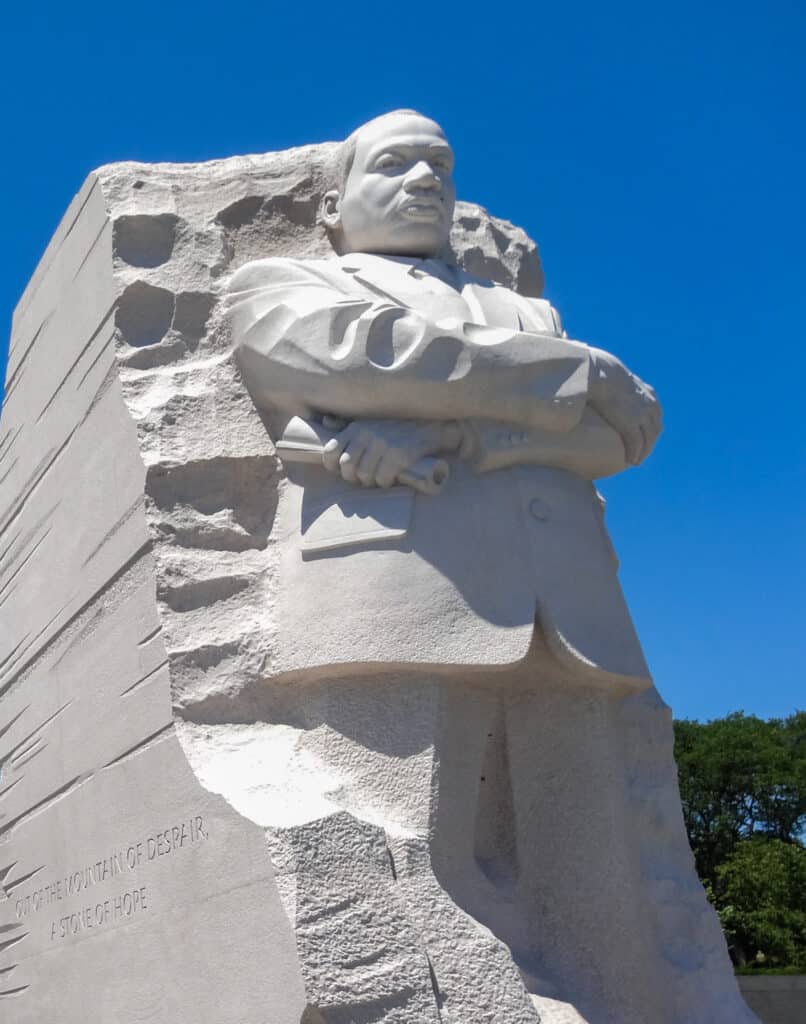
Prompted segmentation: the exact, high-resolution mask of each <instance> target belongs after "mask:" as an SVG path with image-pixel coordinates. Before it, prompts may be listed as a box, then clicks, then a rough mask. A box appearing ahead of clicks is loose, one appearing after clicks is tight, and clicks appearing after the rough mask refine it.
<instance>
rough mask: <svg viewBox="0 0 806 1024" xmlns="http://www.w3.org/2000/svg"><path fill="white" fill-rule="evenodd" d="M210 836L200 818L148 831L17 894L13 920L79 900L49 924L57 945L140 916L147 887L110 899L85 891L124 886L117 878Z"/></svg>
mask: <svg viewBox="0 0 806 1024" xmlns="http://www.w3.org/2000/svg"><path fill="white" fill-rule="evenodd" d="M208 835H209V833H208V831H207V828H206V827H205V823H204V819H203V818H202V816H201V815H199V814H197V815H196V816H195V817H192V818H188V819H186V820H185V821H181V822H179V823H178V824H175V825H170V826H169V827H168V828H164V829H160V830H159V831H157V832H152V833H150V834H149V835H146V836H144V837H143V838H142V839H138V840H135V841H134V842H132V843H128V844H127V845H125V846H122V847H121V848H120V849H117V850H112V851H110V852H109V854H108V856H104V857H100V858H99V859H98V860H96V861H94V862H93V863H92V864H85V865H81V866H79V867H76V868H74V869H73V870H70V871H68V872H66V873H65V874H60V875H59V877H58V878H56V879H54V880H53V881H51V882H48V883H47V884H46V885H42V886H39V887H38V888H36V889H32V890H31V891H30V892H28V893H25V894H23V895H21V896H20V897H19V898H18V899H17V900H16V902H15V913H16V916H17V919H18V920H22V919H23V918H27V917H30V916H31V915H34V914H38V913H39V912H40V911H41V910H43V909H46V908H51V909H55V905H57V904H59V903H61V902H62V901H63V900H67V899H71V898H74V897H79V896H80V897H81V898H82V905H81V906H80V907H79V908H78V909H77V910H75V911H72V912H71V913H68V914H65V915H63V916H61V917H56V918H54V919H53V920H51V922H50V938H51V941H56V940H59V939H66V938H68V937H69V936H71V935H79V934H80V933H82V932H89V931H92V930H95V929H97V928H102V927H104V926H105V925H108V924H112V923H114V922H116V921H122V920H125V919H127V918H131V917H134V916H135V915H139V914H142V913H143V912H144V911H146V910H148V909H149V907H150V903H149V897H148V888H147V886H145V885H137V886H135V887H130V886H122V887H119V888H118V891H117V892H115V893H113V894H110V895H107V894H106V893H98V894H97V895H96V894H95V893H92V895H90V893H89V892H88V890H90V889H94V888H95V887H96V886H100V885H104V883H106V882H108V881H110V880H111V879H116V878H120V880H121V881H123V878H122V877H121V876H124V875H126V874H127V873H129V872H131V871H135V870H137V869H138V868H140V867H142V866H144V865H147V864H149V863H152V862H154V861H156V860H158V859H159V858H161V857H167V856H169V855H171V854H174V853H178V852H180V851H181V850H184V849H185V848H188V847H191V846H195V845H197V844H198V843H201V842H204V840H205V839H207V838H208Z"/></svg>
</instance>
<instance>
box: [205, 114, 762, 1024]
mask: <svg viewBox="0 0 806 1024" xmlns="http://www.w3.org/2000/svg"><path fill="white" fill-rule="evenodd" d="M453 161H454V156H453V152H452V150H451V147H450V146H449V144H448V142H447V140H446V138H445V134H444V132H443V131H442V129H441V128H440V127H439V125H437V124H435V123H434V122H433V121H431V120H429V119H428V118H425V117H423V116H421V115H420V114H417V113H415V112H413V111H396V112H394V113H391V114H388V115H385V116H383V117H379V118H376V119H375V120H373V121H370V122H369V123H368V124H365V125H363V126H362V127H361V128H359V129H358V130H357V131H356V132H355V133H354V134H353V135H352V136H351V137H350V138H349V139H348V140H347V141H346V142H345V143H344V144H343V146H342V147H341V149H340V151H339V153H338V155H337V160H336V172H335V174H336V178H337V181H336V184H335V187H333V188H331V189H329V190H328V191H327V192H326V193H325V195H324V198H323V201H322V207H321V221H322V223H323V224H324V226H325V228H326V229H327V232H328V234H329V236H330V238H331V242H332V244H333V247H334V250H335V254H334V255H333V256H332V257H331V258H329V259H292V258H272V259H258V260H255V261H253V262H250V263H248V264H246V265H245V266H242V267H241V268H240V269H239V270H238V271H236V273H235V274H234V275H233V276H232V278H231V280H230V282H229V287H228V300H227V301H228V309H229V317H230V321H231V325H232V331H233V338H234V341H235V344H236V351H237V357H238V361H239V365H240V368H241V373H242V376H243V380H244V382H245V384H246V386H247V388H248V390H249V392H250V394H251V396H252V398H253V400H254V402H255V404H256V405H257V407H258V408H259V409H260V410H261V411H262V413H263V414H264V416H265V417H266V422H267V425H268V428H269V430H270V433H271V435H272V437H273V438H274V440H275V443H276V447H277V451H278V454H280V455H281V457H282V459H283V461H284V464H285V470H286V474H287V479H286V482H285V487H284V490H283V491H282V493H281V497H280V505H279V508H278V528H277V532H276V536H277V546H278V554H277V558H276V571H275V573H274V574H273V579H272V586H273V587H274V588H275V591H274V592H275V596H276V603H275V605H274V615H275V621H274V622H273V624H272V625H273V628H275V629H276V630H277V635H278V636H279V637H281V638H282V639H281V641H280V642H278V644H277V648H276V651H275V656H274V659H273V662H272V664H271V666H270V669H269V672H268V676H269V677H270V678H272V679H274V680H275V685H276V686H277V690H276V693H278V694H280V693H281V694H282V697H281V698H280V697H276V698H275V721H276V722H277V723H278V724H277V725H276V728H275V732H276V733H277V736H276V738H275V742H276V741H277V740H278V739H279V733H280V732H281V730H283V729H284V728H286V727H287V724H288V723H292V724H293V725H294V726H296V727H298V726H299V723H300V722H304V723H306V724H305V726H304V727H303V728H302V729H300V730H299V731H298V732H296V733H295V740H294V744H293V754H292V753H289V757H288V762H287V763H288V764H290V765H291V766H292V767H290V768H289V769H288V773H287V775H284V783H285V784H286V785H287V786H288V787H289V794H290V795H289V797H288V805H293V810H292V811H289V810H288V806H285V807H284V810H282V811H281V810H280V809H279V808H278V809H277V811H276V813H275V820H276V821H277V822H278V824H279V825H280V826H281V827H278V828H277V829H275V830H270V832H269V835H270V836H271V837H272V838H271V839H270V845H271V847H272V850H273V860H274V863H275V865H276V866H279V868H280V878H281V879H282V878H283V877H284V876H285V874H286V873H287V875H288V879H287V880H286V882H285V883H284V884H285V889H283V883H282V882H281V891H284V892H285V899H286V901H287V904H286V905H287V907H288V908H289V913H290V914H291V915H292V916H293V915H295V914H296V920H297V936H298V948H300V949H301V950H303V951H304V952H303V955H302V959H303V963H304V964H307V970H308V978H309V982H310V992H311V993H312V995H311V998H312V1006H315V1007H316V1014H318V1015H316V1016H311V1018H310V1020H311V1021H313V1020H316V1021H327V1022H330V1021H342V1020H344V1021H346V1020H348V1019H349V1020H350V1021H355V1022H358V1021H361V1022H363V1021H367V1022H368V1021H370V1020H372V1021H375V1020H379V1021H380V1020H383V1021H387V1020H388V1021H392V1020H395V1021H398V1020H400V1021H404V1020H405V1021H409V1020H411V1021H412V1022H413V1021H415V1020H416V1021H425V1020H429V1021H430V1020H433V1021H437V1020H445V1019H447V1020H451V1021H457V1022H459V1021H461V1022H470V1021H474V1022H475V1021H491V1022H492V1021H501V1022H503V1021H507V1022H508V1024H509V1022H515V1021H517V1022H521V1021H522V1022H526V1021H538V1020H544V1021H547V1022H548V1021H557V1022H559V1021H583V1020H585V1021H590V1022H591V1024H594V1022H595V1024H604V1022H605V1021H607V1022H612V1024H616V1022H618V1024H633V1022H634V1024H639V1022H640V1024H648V1022H650V1021H651V1022H658V1024H660V1022H662V1021H663V1022H669V1024H672V1022H683V1021H686V1022H687V1024H693V1022H694V1021H695V1020H697V1021H699V1020H701V1021H703V1022H705V1021H706V1020H707V1021H709V1022H713V1021H715V1020H716V1019H717V1017H718V1013H717V1012H716V1011H715V1009H714V1006H713V1004H712V1002H711V1001H710V1000H709V1001H707V1002H708V1008H707V1009H706V1008H705V1003H703V1002H702V1000H701V998H700V995H698V994H696V992H695V990H697V988H698V986H697V985H694V986H693V988H692V991H691V992H690V993H689V994H687V995H686V994H681V993H678V995H677V996H676V997H674V998H672V999H670V995H669V993H670V987H673V986H674V985H676V984H677V985H679V972H676V968H675V967H673V966H672V962H673V961H674V958H675V957H676V956H678V955H683V954H682V953H678V952H676V950H677V945H676V944H677V943H678V942H679V935H678V936H676V937H675V936H674V932H675V930H676V929H677V928H678V926H679V923H680V917H679V914H680V913H681V911H680V908H677V909H675V908H674V907H673V906H671V905H670V902H671V903H673V902H674V900H675V899H677V898H679V895H680V893H679V891H678V890H675V893H676V894H675V896H671V897H670V893H671V889H673V888H674V886H673V884H672V882H671V878H672V877H675V878H676V879H678V880H679V879H681V878H682V879H683V880H684V881H683V888H685V889H687V890H690V889H693V888H694V887H697V885H698V883H697V881H696V878H695V877H694V875H693V870H692V867H691V862H690V854H689V852H688V849H687V846H686V839H685V834H684V832H683V829H682V823H681V821H680V816H679V810H678V804H677V796H676V789H675V783H674V769H673V765H672V764H671V759H670V757H669V753H668V751H667V752H666V753H665V754H664V757H665V759H666V761H665V763H664V765H663V769H662V771H661V774H660V776H659V777H658V776H657V774H656V776H655V777H654V778H653V781H650V778H649V775H647V776H645V777H644V778H643V779H642V781H641V782H638V781H637V780H638V778H639V777H640V776H641V772H642V767H641V762H642V760H644V761H645V760H647V751H646V747H647V744H648V743H649V744H651V743H652V742H654V741H655V740H656V739H657V737H652V736H651V735H647V734H646V733H647V732H648V733H650V734H651V732H652V730H651V729H649V730H647V729H646V727H647V723H648V721H649V720H650V719H652V717H653V716H655V717H657V715H658V714H660V716H661V717H662V718H663V723H662V725H661V724H658V725H657V726H656V727H657V728H668V722H667V721H666V711H665V708H663V707H662V705H661V703H660V701H659V699H658V698H657V695H656V693H655V691H654V690H653V689H652V688H651V681H650V677H649V673H648V670H647V667H646V664H645V661H644V658H643V655H642V652H641V649H640V646H639V643H638V640H637V638H636V636H635V632H634V629H633V626H632V623H631V620H630V617H629V613H628V611H627V608H626V605H625V602H624V599H623V596H622V593H621V589H620V586H619V583H618V579H617V575H616V570H617V560H616V557H615V554H614V552H613V549H612V546H611V544H610V541H609V538H608V535H607V531H606V528H605V525H604V518H603V504H604V503H603V500H602V499H601V497H600V496H599V495H598V493H597V492H596V490H595V487H594V486H593V483H592V482H591V481H592V480H594V479H595V478H597V477H602V476H607V475H611V474H614V473H617V472H620V471H622V470H624V469H626V468H627V467H629V466H630V465H637V464H639V463H640V462H641V461H642V460H643V459H645V458H646V457H647V455H649V453H650V452H651V450H652V448H653V445H654V444H655V441H656V439H657V436H658V434H659V431H660V423H661V413H660V406H659V404H658V402H657V400H656V398H655V395H654V392H653V391H652V389H651V388H650V387H649V386H648V385H646V384H644V383H643V382H642V381H641V380H640V379H639V378H638V377H636V376H635V375H634V374H632V373H631V372H630V371H629V370H627V369H626V368H625V367H624V365H623V364H622V363H621V362H620V361H619V360H618V359H617V358H616V357H615V356H612V355H610V354H608V353H606V352H603V351H601V350H598V349H595V348H591V347H589V346H588V345H585V344H583V343H580V342H577V341H572V340H569V339H568V338H567V335H566V334H565V333H564V332H563V330H562V327H561V324H560V319H559V317H558V315H557V312H556V311H555V310H554V309H553V308H552V307H551V306H550V305H549V303H548V302H546V301H544V300H542V299H539V298H528V297H525V296H522V295H519V294H517V293H516V292H514V291H512V290H510V289H508V288H506V287H503V286H501V285H496V284H493V283H492V282H491V281H488V280H483V279H480V278H478V277H475V276H473V275H471V274H469V273H467V272H466V271H464V270H461V269H460V268H458V267H457V266H455V265H452V263H451V262H448V261H447V260H446V259H444V258H443V254H444V253H445V251H446V247H447V243H448V235H449V230H450V226H451V221H452V215H453V207H454V186H453V181H452V170H453ZM280 706H282V711H281V712H280V713H279V714H277V712H276V708H277V707H280ZM268 717H271V715H269V716H268ZM283 723H285V724H283ZM314 724H315V727H314ZM641 731H645V734H644V735H642V736H637V735H636V734H637V733H639V732H641ZM645 769H646V765H644V770H645ZM650 775H651V773H650ZM642 785H645V786H647V787H648V789H647V791H646V792H644V793H639V792H638V790H639V789H640V787H641V786H642ZM653 786H654V787H655V788H654V789H653V788H652V787H653ZM219 788H220V791H222V792H225V793H226V792H227V786H226V785H223V786H220V787H219ZM650 792H651V795H650ZM653 800H657V801H658V802H659V803H658V806H656V807H654V808H652V809H650V808H649V807H647V806H646V805H647V803H648V802H651V801H653ZM236 805H237V803H236ZM661 808H663V809H661ZM384 848H385V849H387V850H388V856H389V858H390V862H391V870H392V875H393V877H394V879H395V882H396V891H395V895H394V900H392V901H391V902H390V894H389V892H388V890H386V889H385V887H384V888H383V890H382V891H383V895H382V897H381V898H380V903H379V895H378V893H379V890H378V884H379V883H378V881H377V875H378V857H379V856H381V858H382V852H379V851H383V849H384ZM334 864H340V865H348V866H349V867H348V869H347V870H345V871H344V872H342V871H339V870H337V871H334V870H333V865H334ZM672 864H673V865H674V866H673V867H672ZM662 865H663V866H662ZM658 872H659V873H660V874H659V875H657V873H658ZM667 876H668V877H667ZM661 877H663V881H661ZM367 878H370V879H372V881H371V883H370V884H369V885H368V884H367V882H366V879H367ZM663 885H666V887H667V890H668V891H667V892H664V891H662V889H663ZM303 894H304V895H303ZM687 898H688V897H687ZM694 899H695V902H696V901H697V900H698V901H699V904H702V902H703V899H704V898H703V897H702V895H701V893H700V894H699V895H697V896H696V897H694ZM384 908H388V909H384ZM697 913H698V914H700V915H703V914H704V915H705V916H706V918H708V914H709V912H708V911H707V910H706V909H705V908H704V906H698V909H697ZM379 915H381V917H384V916H385V918H386V919H385V920H380V919H379ZM371 920H372V921H374V922H375V923H374V924H373V925H372V926H370V925H369V924H368V922H369V921H371ZM708 922H709V927H710V928H711V932H714V926H715V922H713V921H712V920H711V919H710V918H708ZM375 927H377V928H379V929H380V931H381V933H382V936H383V937H382V938H380V937H379V935H377V934H375V933H374V931H373V928H375ZM412 927H413V928H414V930H415V934H416V935H417V936H418V939H417V940H415V944H417V943H419V945H420V948H421V949H422V950H423V951H424V953H425V956H426V958H427V963H428V971H429V974H430V976H431V980H432V984H433V989H434V998H435V1002H434V1003H433V1005H431V1006H430V1007H429V1006H427V1005H424V1004H423V1003H422V1002H421V1001H419V1000H421V991H422V989H421V985H420V984H419V982H418V981H417V978H418V976H419V977H421V974H422V970H423V964H422V961H420V962H419V964H418V963H417V961H416V960H415V961H414V962H412V960H411V958H410V953H411V949H412V947H411V942H412V937H411V933H410V931H409V929H410V928H412ZM712 939H713V936H712ZM715 941H717V942H719V941H720V940H719V939H718V938H717V939H716V940H715ZM379 946H380V950H379ZM673 947H674V949H673ZM376 957H378V960H377V963H378V964H379V965H380V964H381V963H383V964H384V968H383V970H382V971H381V972H380V974H378V975H376V974H375V973H373V971H371V970H368V969H367V968H366V964H368V963H370V962H372V963H375V962H376V961H375V958H376ZM376 986H377V987H376ZM359 990H360V991H361V992H362V993H363V995H361V996H357V995H356V992H357V991H359ZM345 992H352V993H353V997H352V1001H351V1004H350V1011H349V1014H348V1015H345V1014H346V1013H347V1011H346V1010H345V1009H344V1006H343V1005H342V1002H341V1001H342V1000H344V998H345V997H344V993H345ZM675 998H676V999H677V1002H675V1001H674V1000H675ZM698 1001H699V1002H701V1003H702V1005H701V1006H700V1007H699V1009H695V1008H694V1005H695V1004H696V1003H697V1002H698ZM381 1005H382V1006H383V1007H384V1009H383V1010H382V1011H381V1010H379V1006H381ZM731 1005H732V1006H733V1010H731V1011H730V1012H729V1013H727V1015H725V1016H723V1017H721V1018H720V1019H723V1020H724V1021H725V1024H727V1021H728V1020H729V1019H730V1020H731V1021H733V1020H737V1019H739V1018H738V1017H736V1016H731V1013H734V1012H735V1011H736V1006H737V1004H736V1002H735V1001H734V1003H732V1004H731ZM742 1012H744V1011H743V1010H740V1011H739V1013H742ZM312 1013H313V1011H312Z"/></svg>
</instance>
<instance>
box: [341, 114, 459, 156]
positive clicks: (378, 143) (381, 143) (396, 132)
mask: <svg viewBox="0 0 806 1024" xmlns="http://www.w3.org/2000/svg"><path fill="white" fill-rule="evenodd" d="M356 141H357V151H358V152H360V153H362V154H366V153H370V152H372V151H374V150H376V149H378V148H383V147H386V146H411V147H412V148H424V149H427V148H431V147H439V148H440V149H442V148H448V149H449V148H450V144H449V143H448V140H447V138H446V137H445V132H444V131H443V130H442V128H440V126H439V125H438V124H437V123H436V122H435V121H429V120H428V119H427V118H421V117H399V118H394V119H392V118H390V119H389V121H388V122H380V123H378V124H373V125H367V127H366V128H363V129H361V130H360V131H359V134H358V138H357V140H356Z"/></svg>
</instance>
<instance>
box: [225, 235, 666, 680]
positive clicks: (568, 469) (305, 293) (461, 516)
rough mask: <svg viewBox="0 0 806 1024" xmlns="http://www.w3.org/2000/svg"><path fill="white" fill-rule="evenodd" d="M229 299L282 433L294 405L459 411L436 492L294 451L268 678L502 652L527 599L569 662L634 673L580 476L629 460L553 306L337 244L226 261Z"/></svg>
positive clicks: (642, 669)
mask: <svg viewBox="0 0 806 1024" xmlns="http://www.w3.org/2000/svg"><path fill="white" fill-rule="evenodd" d="M228 303H229V316H230V320H231V324H232V329H233V337H234V340H235V342H236V348H237V352H238V359H239V363H240V366H241V370H242V374H243V377H244V381H245V383H246V385H247V387H248V389H249V391H250V393H251V395H252V397H253V399H254V401H255V403H256V404H257V405H258V407H259V408H260V409H261V410H263V411H264V412H265V413H267V414H268V415H269V420H270V424H271V430H272V434H273V436H274V438H275V440H276V439H277V438H278V437H280V436H281V435H282V431H283V429H284V427H285V424H286V422H287V421H288V419H289V418H290V417H291V416H303V417H307V418H316V417H321V415H322V414H326V413H329V414H333V415H338V416H342V417H344V418H347V419H350V420H352V419H359V418H370V417H372V418H402V419H422V420H425V419H441V420H446V419H455V420H460V421H462V423H463V424H465V425H466V426H467V427H468V429H469V431H470V434H471V436H472V437H473V439H474V443H473V445H472V453H471V454H470V455H469V456H467V457H465V458H458V457H457V458H455V459H453V460H452V463H451V475H450V478H449V480H448V482H447V484H446V485H445V487H444V489H443V491H442V492H441V493H440V494H437V495H423V494H419V493H416V492H415V491H413V490H411V489H410V488H407V487H402V486H397V487H393V488H390V489H367V488H363V487H360V486H357V485H353V484H350V483H347V482H345V481H344V480H342V479H341V478H340V477H338V476H336V475H334V474H331V473H329V472H328V471H326V470H325V469H324V468H323V467H321V466H317V465H310V464H308V465H301V464H293V463H289V464H287V466H286V470H287V480H286V481H285V486H284V487H283V489H282V493H281V499H280V503H279V508H278V519H277V522H276V524H275V528H274V537H275V538H276V541H277V543H276V548H275V550H276V557H277V566H276V579H275V582H274V584H273V586H275V587H276V590H277V593H276V604H275V618H276V619H277V621H276V623H275V628H276V631H277V636H278V650H277V659H276V663H275V664H274V666H273V667H272V670H273V673H274V674H283V673H286V672H294V671H298V670H299V671H301V670H305V671H306V672H313V671H317V670H323V671H328V672H329V673H331V674H332V673H333V671H334V668H337V667H338V666H345V669H346V670H349V671H351V672H354V671H355V670H356V669H357V667H358V666H359V665H364V666H373V665H374V666H377V665H378V664H386V665H391V664H394V665H398V666H409V667H410V666H412V665H428V664H430V665H433V666H435V667H436V666H465V667H467V669H471V668H472V667H481V666H488V667H491V666H499V665H507V664H513V663H516V662H518V661H520V660H522V659H523V658H525V656H526V654H527V652H528V649H529V647H530V643H531V640H532V634H533V630H534V624H535V616H537V621H538V622H539V625H540V627H541V628H542V631H543V634H544V636H545V639H546V641H547V643H548V646H549V648H550V650H551V651H552V652H553V654H554V655H555V656H556V657H557V658H558V659H559V660H560V661H561V662H563V663H564V664H565V666H566V667H569V668H571V669H572V671H573V672H574V673H575V674H576V675H578V676H579V677H580V678H585V679H589V680H593V681H598V682H604V683H609V684H612V685H618V686H622V687H623V686H628V687H642V686H646V685H649V673H648V670H647V667H646V664H645V661H644V658H643V655H642V652H641V648H640V645H639V643H638V639H637V637H636V635H635V631H634V629H633V625H632V622H631V619H630V615H629V612H628V610H627V607H626V604H625V602H624V598H623V595H622V592H621V588H620V585H619V582H618V578H617V562H616V559H615V555H614V552H613V548H612V545H611V544H610V540H609V538H608V535H607V531H606V529H605V525H604V519H603V507H602V504H603V503H602V501H601V499H600V497H599V496H598V494H597V492H596V490H595V488H594V486H593V484H592V483H591V481H592V480H593V479H595V478H596V477H599V476H606V475H610V474H612V473H616V472H619V471H620V470H622V469H624V468H626V467H625V461H624V449H623V445H622V443H621V439H620V438H619V437H618V435H617V434H616V433H615V432H614V431H613V430H612V429H611V428H610V427H609V426H608V425H607V424H605V423H604V421H603V420H602V419H601V418H600V417H599V416H598V415H597V414H596V413H595V412H593V410H591V409H590V407H589V406H588V405H587V397H588V385H589V376H590V357H589V349H588V348H587V346H585V345H583V344H581V343H579V342H575V341H570V340H568V339H567V338H566V337H565V336H564V334H563V332H562V328H561V326H560V323H559V318H558V317H557V315H556V313H555V311H554V310H553V309H552V307H551V306H550V305H549V303H547V302H545V301H544V300H541V299H530V298H526V297H524V296H521V295H518V294H516V293H515V292H512V291H510V290H509V289H507V288H504V287H502V286H499V285H495V284H492V283H491V282H488V281H482V280H480V279H478V278H474V277H472V276H471V275H469V274H466V273H464V272H463V271H461V270H459V269H458V268H455V267H450V266H448V265H446V264H444V263H442V262H441V261H436V260H417V259H408V258H396V257H382V256H375V255H369V254H350V255H348V256H343V257H339V258H333V259H330V260H292V259H265V260H258V261H256V262H253V263H250V264H247V265H246V266H245V267H242V268H241V269H240V270H238V271H237V272H236V273H235V274H234V276H233V278H232V280H231V282H230V286H229V297H228Z"/></svg>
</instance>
